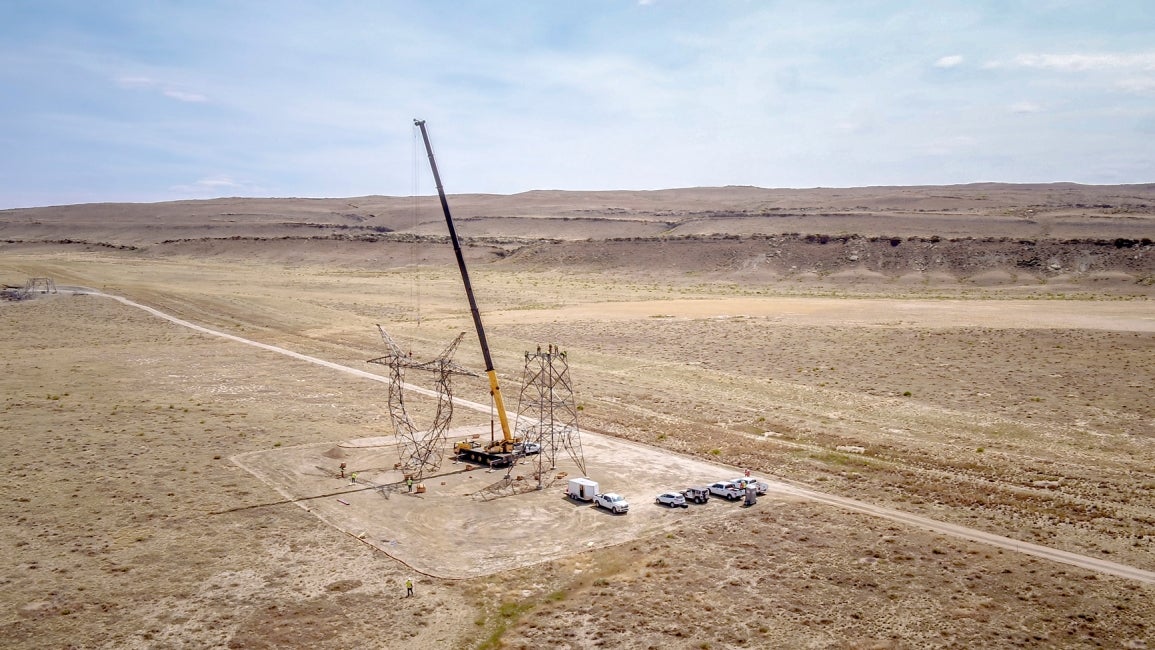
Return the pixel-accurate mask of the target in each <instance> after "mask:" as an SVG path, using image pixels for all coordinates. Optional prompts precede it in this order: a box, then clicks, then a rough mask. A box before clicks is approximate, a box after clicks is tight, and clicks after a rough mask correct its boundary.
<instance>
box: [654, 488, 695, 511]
mask: <svg viewBox="0 0 1155 650" xmlns="http://www.w3.org/2000/svg"><path fill="white" fill-rule="evenodd" d="M656 501H657V502H658V503H660V504H662V505H664V506H670V507H671V508H689V507H690V504H688V503H686V497H684V496H682V495H681V493H679V492H663V493H661V494H659V495H658V498H657V499H656Z"/></svg>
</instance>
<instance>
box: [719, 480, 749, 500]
mask: <svg viewBox="0 0 1155 650" xmlns="http://www.w3.org/2000/svg"><path fill="white" fill-rule="evenodd" d="M710 494H713V495H715V496H719V497H722V498H725V499H729V500H730V501H737V500H738V499H741V498H742V497H744V496H746V489H745V488H743V487H739V486H738V484H737V483H735V482H734V481H718V482H717V483H711V484H710Z"/></svg>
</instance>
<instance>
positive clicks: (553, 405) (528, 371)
mask: <svg viewBox="0 0 1155 650" xmlns="http://www.w3.org/2000/svg"><path fill="white" fill-rule="evenodd" d="M517 421H518V424H517V431H518V433H519V435H518V437H519V438H521V440H522V441H523V442H535V443H537V444H539V445H541V453H539V454H537V456H536V457H535V458H534V460H532V461H530V463H531V464H533V465H534V470H535V471H534V476H535V477H536V478H537V481H538V487H541V485H542V477H543V476H544V474H545V473H546V472H548V471H550V470H553V469H556V468H557V453H558V450H559V449H564V450H565V451H566V452H567V453H568V454H569V456H570V458H571V459H573V461H574V463H575V464H576V465H577V467H578V470H579V471H581V473H582V475H583V476H584V475H585V473H586V468H585V456H584V455H583V453H582V446H581V436H580V433H579V430H578V422H577V405H576V404H575V402H574V393H573V384H572V383H571V382H570V377H569V362H568V361H567V359H566V353H565V352H563V351H561V350H560V349H558V347H557V346H554V345H550V346H549V347H548V348H547V349H546V350H545V351H544V352H543V351H542V349H541V348H540V347H539V348H538V349H537V352H526V353H525V373H524V375H523V379H522V386H521V397H520V400H519V402H518V406H517ZM528 458H529V457H527V459H528Z"/></svg>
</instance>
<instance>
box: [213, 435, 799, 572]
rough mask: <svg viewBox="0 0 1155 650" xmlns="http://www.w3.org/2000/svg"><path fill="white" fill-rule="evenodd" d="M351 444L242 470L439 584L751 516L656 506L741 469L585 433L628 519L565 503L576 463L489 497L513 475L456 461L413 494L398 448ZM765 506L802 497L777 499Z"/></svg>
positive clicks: (601, 478)
mask: <svg viewBox="0 0 1155 650" xmlns="http://www.w3.org/2000/svg"><path fill="white" fill-rule="evenodd" d="M378 440H381V442H383V443H384V442H385V440H382V439H378ZM352 443H353V444H342V443H337V442H328V443H321V444H317V445H308V446H303V447H294V448H292V449H276V450H271V451H262V452H255V453H250V454H244V455H242V456H240V457H238V458H236V459H235V460H236V461H237V462H238V464H240V465H241V466H243V467H244V468H245V469H247V470H249V471H251V472H253V473H254V474H256V475H257V476H260V477H261V478H262V479H263V480H265V481H266V482H268V483H270V484H271V485H273V486H274V487H275V488H276V489H277V490H278V491H279V492H281V493H282V494H283V495H284V496H285V497H286V498H287V499H292V500H293V501H295V502H296V503H298V504H299V505H301V506H302V507H304V508H305V509H306V510H308V511H309V512H311V513H313V514H314V515H316V516H317V517H318V518H320V519H321V520H322V521H325V522H326V523H329V524H331V525H333V526H335V527H337V528H338V529H340V530H342V531H345V532H347V533H349V534H350V535H353V536H355V537H357V538H358V539H361V540H362V541H364V542H365V543H367V544H370V545H372V546H374V547H377V548H379V549H381V550H382V551H384V552H385V553H387V554H389V555H390V556H391V557H394V558H396V559H397V560H400V561H401V562H403V563H404V564H405V565H407V566H409V567H412V568H413V569H415V570H417V571H419V572H421V573H424V574H428V575H432V576H436V577H439V578H472V577H478V576H484V575H489V574H494V573H499V572H502V571H509V570H511V569H516V568H520V567H523V566H526V565H530V564H537V563H540V562H547V561H551V560H557V559H560V558H563V557H568V556H572V555H576V554H580V553H584V552H587V551H590V550H594V549H600V548H604V547H608V546H614V545H617V544H621V543H624V542H628V541H630V540H633V539H636V538H639V537H648V536H651V535H654V534H656V533H659V532H663V531H671V530H675V529H677V528H680V527H682V526H694V527H702V528H712V527H716V526H718V525H719V524H718V523H717V522H716V521H715V520H717V519H719V518H721V517H732V516H735V515H736V514H737V512H738V511H739V510H740V509H741V507H742V506H741V505H740V504H736V503H733V502H728V501H726V500H725V499H721V498H719V499H714V500H712V501H711V502H710V503H708V504H704V505H699V506H695V507H692V508H685V509H682V508H678V509H673V510H671V509H670V508H669V507H666V506H662V505H658V504H656V503H655V502H654V497H656V496H657V495H658V494H659V493H661V492H666V491H669V490H681V489H684V488H686V487H689V486H690V485H707V484H709V483H712V482H714V481H719V480H727V479H731V478H734V477H735V476H740V475H741V474H742V471H741V470H738V469H734V468H728V467H725V466H721V465H717V464H711V463H705V462H702V461H699V460H694V459H692V458H687V457H682V456H677V455H674V454H670V453H665V452H662V451H660V450H657V449H653V448H647V447H642V446H639V445H636V444H632V443H629V442H625V441H621V440H615V439H613V438H608V437H605V436H599V435H596V434H593V433H588V432H587V433H584V434H583V435H582V447H583V449H584V450H585V458H586V468H587V469H588V470H589V475H590V476H591V477H594V479H595V480H597V481H598V482H599V485H600V487H601V489H602V491H603V492H618V493H621V494H624V495H627V496H628V497H629V501H630V512H629V513H628V514H625V515H618V516H615V515H613V514H611V513H609V512H608V511H606V510H603V509H600V508H596V507H594V506H592V505H590V504H589V503H582V502H577V501H574V500H572V499H568V498H566V497H565V496H564V492H565V485H566V482H567V479H566V478H564V477H563V478H558V476H559V474H563V475H566V476H569V477H576V476H580V473H578V472H577V468H576V466H575V465H574V464H573V461H571V460H569V459H568V458H567V459H565V461H564V462H559V463H558V466H557V469H556V470H554V471H552V472H549V474H548V475H546V476H545V478H544V479H543V481H542V484H543V487H542V488H541V489H536V485H537V481H535V480H534V478H533V471H534V470H533V468H532V467H531V466H526V465H518V466H515V467H514V469H513V471H512V473H511V477H512V478H513V479H514V483H515V484H516V485H515V486H514V487H515V488H516V489H518V490H524V491H523V492H521V493H518V494H512V495H508V496H498V497H496V498H493V497H487V496H486V494H487V492H488V491H489V490H488V489H490V488H493V487H494V486H495V485H498V484H504V483H505V482H504V481H503V477H504V476H505V474H506V471H505V470H488V469H483V468H478V467H476V466H474V465H469V464H466V463H456V464H455V463H453V462H452V461H449V460H447V461H446V462H445V465H444V466H443V467H442V471H441V472H440V473H439V474H437V475H436V476H433V477H429V478H426V479H425V480H424V481H423V483H422V485H423V487H424V488H425V492H424V493H410V492H408V490H407V488H406V486H405V484H404V477H403V475H402V473H401V472H399V471H397V470H394V469H392V467H391V466H392V464H393V463H395V462H396V461H397V453H396V448H395V447H394V446H393V445H392V444H386V445H385V446H379V447H366V446H362V445H359V444H356V443H357V441H352ZM334 448H337V449H340V450H341V452H342V453H341V454H340V458H341V460H340V461H337V462H335V461H334V459H332V458H330V457H329V456H332V455H333V454H331V453H328V452H331V451H332V450H333V449H334ZM327 453H328V455H326V454H327ZM529 460H530V462H532V460H533V457H529ZM339 462H345V463H346V464H347V466H348V468H349V471H350V472H352V471H357V481H358V483H357V484H354V483H352V482H351V481H350V480H349V479H343V478H340V477H339V472H340V469H339V467H338V465H339ZM325 470H327V471H325ZM517 477H521V478H520V479H518V478H517ZM382 488H383V489H384V491H383V489H382ZM766 499H777V500H780V501H781V500H784V499H785V500H797V497H793V496H790V495H787V494H786V493H785V492H782V491H779V490H775V491H774V492H773V493H771V494H770V495H768V496H767V497H766Z"/></svg>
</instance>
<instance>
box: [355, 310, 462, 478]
mask: <svg viewBox="0 0 1155 650" xmlns="http://www.w3.org/2000/svg"><path fill="white" fill-rule="evenodd" d="M377 329H378V330H380V332H381V339H382V340H383V341H384V342H385V347H386V349H387V350H388V354H386V355H385V356H383V357H378V358H376V359H370V360H369V363H379V364H381V365H384V366H389V378H390V380H391V381H390V382H389V417H390V419H391V420H392V421H393V429H394V431H396V433H397V452H398V455H399V456H400V459H401V468H402V469H403V470H404V472H405V473H406V474H407V475H412V476H413V479H414V480H419V479H420V478H421V477H423V476H425V475H426V474H429V473H432V472H435V471H437V470H438V469H440V468H441V458H442V456H443V455H444V453H445V438H446V432H447V431H448V430H449V422H450V420H451V419H452V418H453V387H452V384H451V381H450V380H451V378H452V376H453V375H465V376H468V377H476V376H478V375H477V373H475V372H472V371H470V370H466V369H465V368H463V367H462V366H459V365H457V364H456V363H454V362H453V353H454V352H456V351H457V345H458V344H459V343H461V339H462V338H463V337H464V336H465V332H462V333H461V334H458V335H457V338H455V339H453V342H452V343H450V344H449V346H448V347H446V348H445V350H444V351H442V352H441V354H439V355H437V357H436V358H434V359H433V360H431V361H425V362H417V361H414V360H413V357H412V356H411V355H409V354H406V353H404V352H402V351H401V348H400V347H399V346H398V345H397V344H396V343H395V342H394V341H393V339H392V338H391V337H390V336H389V334H388V333H387V332H386V331H385V328H383V327H381V326H380V325H378V326H377ZM408 368H411V369H413V370H425V371H430V372H432V373H433V374H434V376H435V380H434V382H435V384H436V385H437V389H436V391H424V390H422V389H416V390H418V391H419V392H426V393H428V394H431V395H434V396H436V398H437V411H436V413H435V414H434V416H433V424H432V425H431V426H430V427H429V429H428V430H426V431H421V430H419V429H418V428H417V425H416V424H414V423H413V420H412V418H410V416H409V413H408V412H407V411H406V409H405V393H404V385H405V370H406V369H408Z"/></svg>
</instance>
